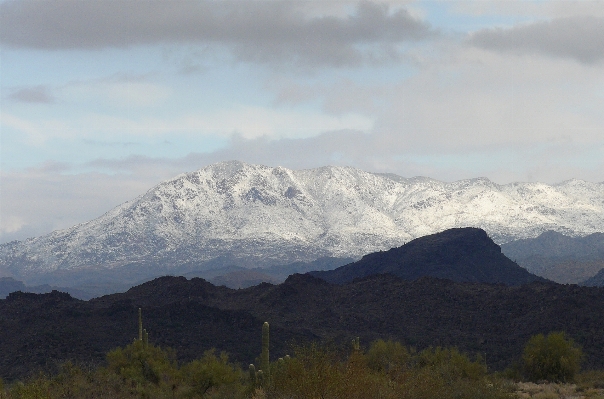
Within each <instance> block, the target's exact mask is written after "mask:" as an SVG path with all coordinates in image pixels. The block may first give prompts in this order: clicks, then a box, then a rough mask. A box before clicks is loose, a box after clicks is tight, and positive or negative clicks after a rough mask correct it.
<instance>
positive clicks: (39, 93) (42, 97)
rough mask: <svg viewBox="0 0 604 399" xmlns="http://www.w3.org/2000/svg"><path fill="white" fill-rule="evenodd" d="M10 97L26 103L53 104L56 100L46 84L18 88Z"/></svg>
mask: <svg viewBox="0 0 604 399" xmlns="http://www.w3.org/2000/svg"><path fill="white" fill-rule="evenodd" d="M8 98H9V99H11V100H13V101H18V102H24V103H41V104H51V103H53V102H54V101H55V99H54V97H53V96H52V94H51V93H50V91H49V90H48V88H47V87H46V86H35V87H24V88H20V89H16V90H15V91H13V92H12V93H11V94H9V95H8Z"/></svg>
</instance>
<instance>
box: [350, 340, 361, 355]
mask: <svg viewBox="0 0 604 399" xmlns="http://www.w3.org/2000/svg"><path fill="white" fill-rule="evenodd" d="M352 349H353V350H354V351H357V352H358V351H360V350H361V341H360V340H359V337H356V338H353V339H352Z"/></svg>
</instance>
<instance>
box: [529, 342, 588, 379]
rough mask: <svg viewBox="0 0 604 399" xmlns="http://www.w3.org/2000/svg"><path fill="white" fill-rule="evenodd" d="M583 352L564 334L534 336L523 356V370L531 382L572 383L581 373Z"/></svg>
mask: <svg viewBox="0 0 604 399" xmlns="http://www.w3.org/2000/svg"><path fill="white" fill-rule="evenodd" d="M582 358H583V352H582V351H581V348H580V347H579V346H577V345H576V344H575V343H574V341H573V340H572V339H571V338H567V337H566V335H565V334H564V333H563V332H552V333H549V334H548V335H547V336H544V335H543V334H539V335H535V336H533V337H532V338H531V339H530V340H529V341H528V343H527V344H526V346H525V347H524V352H523V354H522V365H523V367H522V369H523V373H524V375H525V377H526V378H527V379H528V380H530V381H535V382H536V381H540V380H547V381H551V382H572V381H574V379H575V375H576V374H577V373H578V372H579V370H580V366H581V359H582Z"/></svg>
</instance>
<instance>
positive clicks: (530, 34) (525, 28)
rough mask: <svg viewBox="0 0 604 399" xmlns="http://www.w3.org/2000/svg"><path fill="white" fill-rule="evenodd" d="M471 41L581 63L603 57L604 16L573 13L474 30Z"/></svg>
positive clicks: (499, 48) (488, 47)
mask: <svg viewBox="0 0 604 399" xmlns="http://www.w3.org/2000/svg"><path fill="white" fill-rule="evenodd" d="M469 41H470V43H471V44H473V45H475V46H478V47H482V48H485V49H489V50H494V51H509V52H516V53H521V54H533V53H536V54H542V55H547V56H552V57H563V58H572V59H575V60H577V61H579V62H582V63H595V62H599V61H601V60H602V59H604V18H603V17H593V16H574V17H569V18H557V19H553V20H550V21H542V22H536V23H531V24H526V25H519V26H514V27H512V28H491V29H483V30H480V31H478V32H475V33H474V34H472V35H471V37H470V40H469Z"/></svg>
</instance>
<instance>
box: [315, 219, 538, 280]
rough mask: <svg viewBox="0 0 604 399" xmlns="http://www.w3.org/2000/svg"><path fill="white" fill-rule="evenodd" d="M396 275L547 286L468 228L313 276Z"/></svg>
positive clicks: (335, 277)
mask: <svg viewBox="0 0 604 399" xmlns="http://www.w3.org/2000/svg"><path fill="white" fill-rule="evenodd" d="M386 273H389V274H392V275H394V276H397V277H400V278H402V279H405V280H417V279H418V278H420V277H425V276H429V277H438V278H445V279H448V280H453V281H457V282H473V283H474V282H480V283H503V284H506V285H520V284H526V283H530V282H534V281H541V282H545V280H544V279H542V278H541V277H537V276H535V275H533V274H530V273H529V272H527V271H526V270H525V269H523V268H521V267H520V266H518V265H517V264H515V263H514V262H512V261H511V260H509V259H508V258H506V257H505V255H503V254H502V253H501V249H500V248H499V246H498V245H497V244H495V243H494V242H493V241H492V240H491V239H490V238H489V237H488V236H487V233H486V232H485V231H484V230H481V229H476V228H471V227H466V228H460V229H450V230H445V231H443V232H442V233H437V234H432V235H429V236H425V237H421V238H417V239H415V240H413V241H411V242H409V243H407V244H405V245H403V246H401V247H398V248H392V249H390V250H388V251H386V252H376V253H372V254H369V255H365V256H363V258H362V259H361V260H359V261H357V262H355V263H351V264H349V265H345V266H341V267H339V268H337V269H335V270H329V271H318V272H311V274H312V275H313V276H315V277H319V278H321V279H323V280H325V281H328V282H330V283H335V284H345V283H348V282H351V281H352V280H354V279H356V278H363V277H367V276H370V275H374V274H386Z"/></svg>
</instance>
